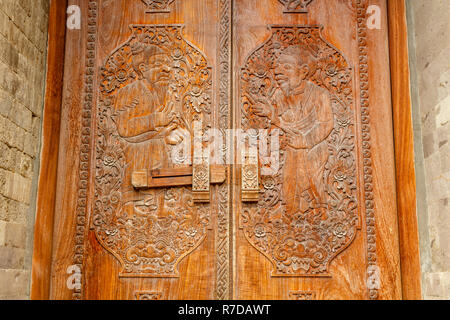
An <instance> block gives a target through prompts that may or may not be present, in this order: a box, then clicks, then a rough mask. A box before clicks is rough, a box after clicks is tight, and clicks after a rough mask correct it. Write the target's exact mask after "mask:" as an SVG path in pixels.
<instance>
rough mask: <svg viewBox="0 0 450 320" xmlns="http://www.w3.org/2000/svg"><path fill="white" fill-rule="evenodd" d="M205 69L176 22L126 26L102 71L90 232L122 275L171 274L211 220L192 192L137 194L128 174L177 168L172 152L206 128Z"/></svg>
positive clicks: (170, 190) (207, 93) (208, 98)
mask: <svg viewBox="0 0 450 320" xmlns="http://www.w3.org/2000/svg"><path fill="white" fill-rule="evenodd" d="M211 81H212V80H211V69H210V67H209V66H208V63H207V61H206V58H205V57H204V55H203V54H202V53H201V52H200V51H199V50H198V49H197V48H195V47H194V46H193V45H192V44H190V43H188V42H187V41H186V40H185V39H184V38H183V36H182V26H180V25H137V26H132V36H131V37H130V39H129V40H128V41H127V42H126V43H124V44H123V45H121V46H120V47H119V48H118V49H117V50H115V51H114V52H113V53H112V54H111V55H110V56H109V57H108V58H107V60H106V62H105V63H104V65H103V67H102V73H101V87H100V98H99V100H100V101H99V103H98V114H97V135H96V150H95V152H96V153H95V159H96V168H95V169H96V170H95V201H94V218H93V227H94V230H95V234H96V236H97V239H98V241H99V242H100V243H101V245H102V246H103V247H104V248H105V249H106V250H108V251H109V252H110V253H111V254H113V255H114V257H115V258H116V259H117V260H118V261H119V262H120V265H121V272H120V276H121V277H177V276H178V271H177V264H178V263H179V262H180V261H181V259H183V258H184V257H185V256H187V255H188V254H189V253H191V252H192V251H193V250H195V248H197V247H198V246H199V245H200V244H201V243H202V241H203V240H204V238H205V236H206V230H207V228H208V227H209V222H210V208H209V206H208V205H203V204H201V205H198V204H195V205H194V202H193V195H192V190H191V189H190V188H184V187H183V188H182V187H176V188H160V189H151V190H146V191H137V190H135V189H134V188H133V186H132V185H131V175H132V172H133V170H142V169H148V170H152V169H161V168H171V167H176V166H177V165H176V163H177V162H176V161H175V160H176V159H174V158H176V157H177V154H174V150H176V147H177V146H179V145H180V143H184V142H185V141H183V140H184V139H191V137H192V136H193V123H194V121H196V120H198V121H199V122H201V123H203V124H204V126H203V127H202V130H204V131H206V130H207V128H208V127H209V124H210V114H211V110H210V107H211Z"/></svg>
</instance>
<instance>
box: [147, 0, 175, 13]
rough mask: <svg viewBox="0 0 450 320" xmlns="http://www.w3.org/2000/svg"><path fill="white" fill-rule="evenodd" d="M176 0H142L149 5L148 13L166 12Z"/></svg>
mask: <svg viewBox="0 0 450 320" xmlns="http://www.w3.org/2000/svg"><path fill="white" fill-rule="evenodd" d="M174 1H175V0H142V2H144V3H145V5H146V6H147V10H146V12H147V13H165V12H170V10H169V6H170V5H171V4H172V2H174Z"/></svg>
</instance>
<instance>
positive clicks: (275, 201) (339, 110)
mask: <svg viewBox="0 0 450 320" xmlns="http://www.w3.org/2000/svg"><path fill="white" fill-rule="evenodd" d="M240 94H241V106H242V114H243V117H242V126H243V128H244V130H260V129H265V130H268V131H269V132H272V134H274V132H275V130H276V131H277V132H280V137H281V138H280V164H279V166H277V167H279V170H278V172H275V173H274V174H271V175H266V176H264V175H263V176H262V177H261V186H259V188H260V197H259V202H258V204H257V205H254V204H246V205H245V206H244V210H243V212H242V213H241V215H240V224H241V228H243V229H244V233H245V235H246V238H247V240H248V241H249V242H250V243H251V244H252V245H253V246H255V248H257V249H258V250H259V251H260V252H261V253H263V254H264V255H265V256H266V257H267V258H269V260H270V261H271V262H272V263H273V265H274V271H273V276H330V274H329V270H328V269H329V265H330V263H331V262H332V260H333V259H334V258H335V257H336V256H337V255H338V254H339V253H341V252H342V251H343V250H345V248H347V247H348V246H349V245H350V244H351V242H352V241H353V239H354V237H355V235H356V231H357V229H358V228H359V227H360V226H359V216H358V212H357V211H358V210H357V196H356V163H355V161H356V156H355V127H354V121H355V119H354V96H353V92H352V70H351V68H350V67H349V65H348V63H347V61H346V59H345V58H344V57H343V55H342V54H341V53H340V52H339V51H337V50H336V49H335V48H334V47H333V46H331V45H330V44H328V43H327V42H326V41H325V40H323V38H322V36H321V34H320V28H319V27H296V26H293V27H286V26H280V27H278V26H273V27H272V36H271V37H270V38H269V39H268V40H267V41H266V42H265V43H264V44H263V45H261V46H260V47H259V48H258V49H256V50H255V51H254V52H253V53H251V54H250V56H249V57H248V59H247V63H246V65H245V67H244V68H243V69H242V77H241V82H240ZM259 163H262V161H259Z"/></svg>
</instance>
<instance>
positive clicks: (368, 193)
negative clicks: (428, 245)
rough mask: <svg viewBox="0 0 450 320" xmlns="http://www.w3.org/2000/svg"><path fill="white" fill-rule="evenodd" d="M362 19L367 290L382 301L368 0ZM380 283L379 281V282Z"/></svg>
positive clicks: (361, 3)
mask: <svg viewBox="0 0 450 320" xmlns="http://www.w3.org/2000/svg"><path fill="white" fill-rule="evenodd" d="M355 2H356V12H357V17H358V45H359V78H360V81H361V83H360V99H361V122H362V140H363V143H362V149H363V158H364V161H363V163H364V203H365V209H366V217H365V218H366V232H367V236H366V237H367V288H368V293H369V298H370V299H371V300H375V299H378V295H379V294H378V291H379V289H380V288H379V285H380V284H379V283H376V285H372V284H371V283H372V282H373V276H374V273H373V270H378V265H377V237H376V229H375V201H374V193H373V189H374V187H373V174H372V172H373V167H372V152H371V150H372V147H371V146H372V141H371V140H372V138H371V135H370V133H371V128H370V94H369V87H370V86H369V79H370V77H369V66H368V60H369V57H368V56H369V53H368V48H367V23H366V21H367V17H366V15H367V6H368V2H367V0H355ZM378 282H379V281H378Z"/></svg>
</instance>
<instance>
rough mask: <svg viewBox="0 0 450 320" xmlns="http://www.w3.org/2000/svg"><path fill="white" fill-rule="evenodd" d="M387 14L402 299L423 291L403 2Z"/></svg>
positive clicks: (392, 4)
mask: <svg viewBox="0 0 450 320" xmlns="http://www.w3.org/2000/svg"><path fill="white" fill-rule="evenodd" d="M388 14H389V45H390V62H391V83H392V106H393V109H392V110H393V117H394V139H395V163H396V178H397V207H398V217H399V218H398V220H399V236H400V259H401V269H402V288H403V299H405V300H417V299H421V298H422V290H421V269H420V255H419V231H418V220H417V207H416V179H415V177H416V173H415V166H414V136H413V135H414V133H413V124H412V110H411V107H412V105H411V91H410V69H409V60H408V59H409V54H408V37H407V35H408V33H407V24H406V8H405V1H404V0H390V1H388Z"/></svg>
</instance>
